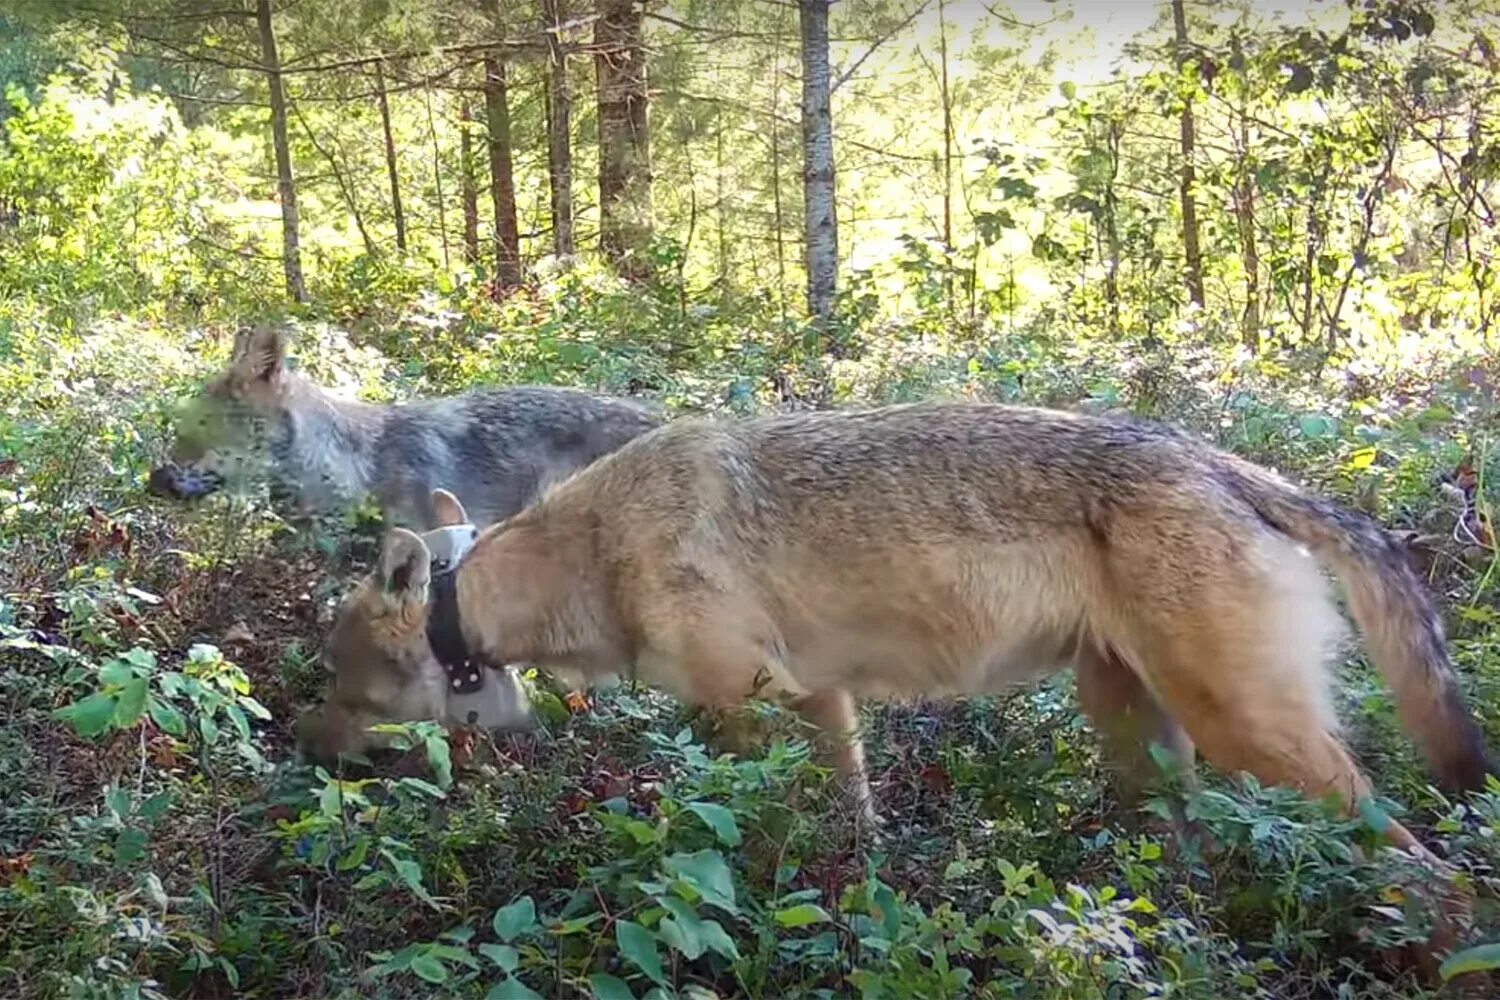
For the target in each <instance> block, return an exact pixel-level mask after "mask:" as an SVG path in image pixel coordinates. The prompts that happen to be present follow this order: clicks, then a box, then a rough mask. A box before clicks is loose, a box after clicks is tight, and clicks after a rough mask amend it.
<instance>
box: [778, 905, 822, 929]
mask: <svg viewBox="0 0 1500 1000" xmlns="http://www.w3.org/2000/svg"><path fill="white" fill-rule="evenodd" d="M832 919H833V918H832V917H830V916H829V915H828V911H827V910H825V909H823V908H822V907H821V906H818V905H817V904H816V903H802V904H800V905H797V906H789V907H787V908H786V909H784V910H777V911H776V922H777V923H778V924H780V925H781V926H783V927H806V926H807V925H809V924H826V923H827V922H828V921H830V920H832Z"/></svg>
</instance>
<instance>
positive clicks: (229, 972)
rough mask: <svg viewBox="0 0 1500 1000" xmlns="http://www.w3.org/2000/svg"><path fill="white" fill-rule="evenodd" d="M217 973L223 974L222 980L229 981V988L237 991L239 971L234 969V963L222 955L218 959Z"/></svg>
mask: <svg viewBox="0 0 1500 1000" xmlns="http://www.w3.org/2000/svg"><path fill="white" fill-rule="evenodd" d="M218 966H219V971H220V972H222V973H224V978H225V979H227V980H229V988H230V989H234V990H237V989H239V988H240V970H239V969H236V968H235V967H234V963H233V962H231V961H230V960H229V959H227V958H225V957H224V956H223V955H220V956H219V959H218Z"/></svg>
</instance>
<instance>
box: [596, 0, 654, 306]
mask: <svg viewBox="0 0 1500 1000" xmlns="http://www.w3.org/2000/svg"><path fill="white" fill-rule="evenodd" d="M597 4H598V6H597V14H598V19H597V20H596V21H595V22H594V72H595V73H596V74H597V77H598V82H597V87H598V91H599V248H600V250H602V251H603V253H604V256H605V257H606V258H608V259H609V261H610V262H611V263H613V264H614V265H615V267H616V268H618V269H619V271H620V273H621V274H622V275H624V276H626V277H627V278H633V279H638V278H642V277H645V276H646V275H647V274H648V273H649V266H648V262H647V261H646V259H645V251H646V247H647V244H648V242H649V241H650V237H651V145H650V137H649V128H648V122H647V119H646V108H647V103H646V101H647V98H646V52H645V49H644V48H643V47H642V45H641V7H640V4H639V3H638V0H597Z"/></svg>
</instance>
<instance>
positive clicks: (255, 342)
mask: <svg viewBox="0 0 1500 1000" xmlns="http://www.w3.org/2000/svg"><path fill="white" fill-rule="evenodd" d="M286 348H287V338H286V334H285V333H283V332H282V331H280V330H278V329H276V328H275V327H270V326H261V327H256V328H255V329H254V330H251V331H250V332H249V334H248V335H247V336H246V338H245V349H244V353H243V355H241V356H240V359H241V362H242V363H243V364H244V366H245V367H244V371H245V373H246V374H247V375H249V376H250V377H251V378H257V379H260V380H261V381H263V382H274V381H276V380H277V379H279V378H281V375H282V373H283V372H285V371H286Z"/></svg>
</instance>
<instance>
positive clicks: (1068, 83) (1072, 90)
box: [1057, 80, 1078, 101]
mask: <svg viewBox="0 0 1500 1000" xmlns="http://www.w3.org/2000/svg"><path fill="white" fill-rule="evenodd" d="M1057 90H1058V93H1060V94H1062V95H1063V98H1064V99H1065V100H1069V101H1071V100H1072V99H1073V98H1074V97H1077V96H1078V86H1077V85H1076V84H1074V83H1073V81H1072V80H1064V81H1063V82H1062V83H1059V84H1058V85H1057Z"/></svg>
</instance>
